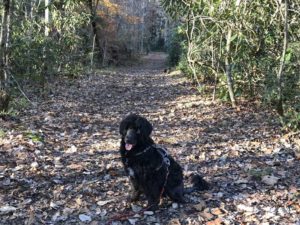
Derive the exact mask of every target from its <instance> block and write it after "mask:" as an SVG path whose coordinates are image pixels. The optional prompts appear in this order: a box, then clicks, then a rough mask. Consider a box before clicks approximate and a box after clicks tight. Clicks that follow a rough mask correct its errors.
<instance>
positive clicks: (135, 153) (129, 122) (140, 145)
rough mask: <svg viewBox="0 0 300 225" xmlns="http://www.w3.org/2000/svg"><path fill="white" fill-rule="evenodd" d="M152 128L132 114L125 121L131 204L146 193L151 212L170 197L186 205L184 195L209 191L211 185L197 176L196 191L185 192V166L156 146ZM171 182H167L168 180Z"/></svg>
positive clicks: (123, 146) (124, 156)
mask: <svg viewBox="0 0 300 225" xmlns="http://www.w3.org/2000/svg"><path fill="white" fill-rule="evenodd" d="M152 129H153V128H152V125H151V124H150V123H149V121H148V120H147V119H145V118H144V117H141V116H139V115H135V114H131V115H129V116H127V117H126V118H125V119H123V120H122V121H121V124H120V134H121V136H122V140H121V146H120V154H121V159H122V162H123V165H124V168H125V171H126V173H127V174H128V175H129V177H130V181H131V183H132V189H133V194H132V196H131V200H132V201H135V200H138V198H139V196H140V194H141V193H144V194H145V196H146V198H147V200H148V207H149V209H150V210H155V209H157V208H158V204H159V201H160V197H161V195H162V190H163V191H164V192H163V196H168V197H170V198H171V199H172V200H173V201H176V202H179V203H184V202H185V201H184V197H183V194H184V193H185V191H186V192H188V193H190V192H192V191H194V190H204V189H207V188H208V183H207V182H206V181H205V180H203V179H202V177H200V176H198V175H196V176H195V177H193V178H192V181H193V182H194V184H195V185H194V187H192V188H190V189H188V190H185V189H184V185H183V173H182V168H181V166H180V165H179V164H178V163H177V162H176V161H175V160H174V159H173V158H172V157H171V156H170V155H167V156H165V150H164V149H163V148H161V147H158V146H156V145H155V144H154V141H153V140H152V139H151V137H150V135H151V132H152ZM166 179H167V180H166Z"/></svg>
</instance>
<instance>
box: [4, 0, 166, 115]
mask: <svg viewBox="0 0 300 225" xmlns="http://www.w3.org/2000/svg"><path fill="white" fill-rule="evenodd" d="M0 19H1V20H0V21H1V33H0V34H1V35H0V41H1V45H0V48H1V49H0V50H1V51H0V52H1V64H0V65H1V68H0V69H1V71H0V90H1V92H0V112H1V111H3V110H7V108H8V106H6V103H8V102H9V99H10V98H9V97H7V96H9V95H11V94H14V92H15V91H16V92H19V93H20V90H17V89H22V87H23V84H27V83H31V82H34V83H35V88H34V90H35V91H36V92H40V93H42V94H43V93H44V92H45V91H47V84H48V83H49V82H50V81H51V80H53V79H55V78H56V77H58V76H72V77H73V76H78V75H84V74H85V73H86V72H91V71H93V70H94V69H95V68H99V67H105V66H110V65H117V66H118V65H123V64H126V63H127V61H128V60H131V59H134V58H135V57H136V55H137V54H141V53H142V54H143V53H147V52H149V51H151V50H161V49H163V48H164V45H165V40H166V38H167V33H166V31H167V30H168V20H167V19H166V17H165V14H164V12H163V10H162V8H161V7H160V6H159V3H158V1H155V0H150V1H149V0H140V1H135V0H128V1H123V0H18V1H17V0H0ZM15 88H16V89H15ZM25 92H26V91H25ZM23 94H25V93H24V92H23Z"/></svg>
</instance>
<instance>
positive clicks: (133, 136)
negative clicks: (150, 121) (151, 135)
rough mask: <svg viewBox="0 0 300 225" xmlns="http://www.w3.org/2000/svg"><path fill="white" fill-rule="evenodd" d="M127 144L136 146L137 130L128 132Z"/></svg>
mask: <svg viewBox="0 0 300 225" xmlns="http://www.w3.org/2000/svg"><path fill="white" fill-rule="evenodd" d="M125 142H126V143H128V144H136V142H137V134H136V132H135V130H133V129H129V130H127V132H126V135H125Z"/></svg>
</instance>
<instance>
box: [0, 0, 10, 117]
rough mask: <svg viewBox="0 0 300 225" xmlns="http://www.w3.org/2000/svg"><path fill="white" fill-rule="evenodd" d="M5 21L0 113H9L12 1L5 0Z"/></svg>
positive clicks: (1, 41) (0, 49) (0, 45)
mask: <svg viewBox="0 0 300 225" xmlns="http://www.w3.org/2000/svg"><path fill="white" fill-rule="evenodd" d="M3 5H4V7H3V19H2V24H1V39H0V52H1V53H0V54H1V62H0V63H1V68H0V111H7V109H8V104H9V99H10V98H9V94H8V92H7V88H8V87H7V80H8V66H9V64H8V63H9V61H8V48H9V40H10V6H11V1H10V0H3Z"/></svg>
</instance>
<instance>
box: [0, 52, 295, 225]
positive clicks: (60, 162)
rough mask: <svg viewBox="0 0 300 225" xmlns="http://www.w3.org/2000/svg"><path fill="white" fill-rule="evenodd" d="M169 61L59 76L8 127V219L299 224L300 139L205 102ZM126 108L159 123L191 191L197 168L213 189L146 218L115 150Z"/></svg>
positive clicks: (252, 106) (0, 194) (2, 138)
mask: <svg viewBox="0 0 300 225" xmlns="http://www.w3.org/2000/svg"><path fill="white" fill-rule="evenodd" d="M165 59H166V56H165V55H163V54H161V53H152V54H149V55H148V56H146V57H144V58H143V59H142V61H141V63H140V64H139V65H136V66H134V67H130V68H129V67H127V68H118V69H115V70H112V69H110V70H103V71H98V72H96V73H95V74H94V75H90V76H89V77H87V76H83V77H82V78H79V79H77V80H58V81H56V82H55V83H54V84H53V85H52V94H51V95H49V97H48V98H47V99H46V100H45V99H44V100H43V99H38V98H37V107H34V108H31V109H27V110H24V111H23V112H22V113H21V115H20V116H19V117H20V118H19V120H7V121H5V120H2V121H0V122H1V127H0V128H1V129H0V130H1V135H0V153H1V154H0V220H1V224H107V223H108V222H109V223H112V224H207V225H208V224H239V223H240V224H300V219H299V218H300V203H299V202H300V200H299V198H300V179H299V177H300V166H299V164H300V163H299V149H300V148H299V146H300V144H299V143H300V141H299V140H300V138H299V133H294V134H284V133H282V131H281V129H280V126H279V124H278V122H277V121H276V115H275V114H274V112H272V111H271V110H269V109H267V108H263V107H262V106H260V105H259V104H258V103H255V102H246V101H245V102H240V106H239V109H238V110H236V109H233V108H231V107H230V106H229V105H227V104H224V103H221V102H212V101H211V100H210V99H208V98H205V97H203V96H201V95H199V94H198V93H197V92H196V89H195V88H194V87H193V85H192V84H191V83H190V82H189V81H188V80H187V79H186V78H185V77H184V76H183V75H181V74H180V73H170V74H165V73H164V72H163V70H164V68H165ZM129 112H136V113H139V114H141V115H143V116H145V117H147V118H148V119H149V120H150V121H151V122H152V123H153V125H154V133H153V138H154V139H155V141H156V142H157V143H159V144H163V145H165V146H166V147H167V148H168V150H169V152H170V153H171V154H172V155H173V156H174V158H176V160H178V161H179V162H180V164H181V165H182V166H183V168H184V170H185V171H184V173H185V183H186V184H188V183H189V179H188V176H189V175H190V174H191V173H192V172H198V173H200V174H201V175H203V176H204V177H205V179H207V180H208V181H209V182H210V183H211V184H212V188H211V190H209V191H205V192H199V193H192V194H190V195H187V196H186V198H187V199H188V201H189V202H190V203H188V204H185V205H182V204H174V203H172V202H170V201H168V200H167V199H164V201H163V202H162V205H161V207H160V210H159V211H157V212H155V213H153V212H144V213H139V212H140V211H141V210H142V208H143V207H145V204H146V202H145V201H144V200H143V199H142V200H141V201H139V202H136V203H135V204H134V205H130V204H129V203H128V202H127V197H128V194H129V191H130V185H129V182H128V179H127V177H126V176H125V173H124V171H123V168H122V164H121V161H120V158H119V154H118V147H119V139H120V137H119V134H118V125H119V122H120V120H121V119H122V118H123V117H124V116H125V115H126V114H127V113H129ZM122 215H129V216H125V217H122ZM112 218H116V219H112ZM117 218H119V219H117ZM120 218H122V219H120Z"/></svg>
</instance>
